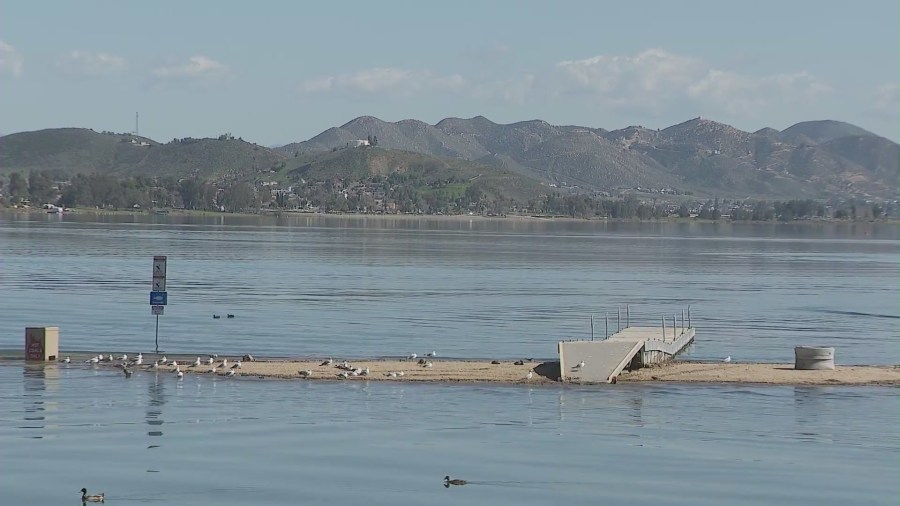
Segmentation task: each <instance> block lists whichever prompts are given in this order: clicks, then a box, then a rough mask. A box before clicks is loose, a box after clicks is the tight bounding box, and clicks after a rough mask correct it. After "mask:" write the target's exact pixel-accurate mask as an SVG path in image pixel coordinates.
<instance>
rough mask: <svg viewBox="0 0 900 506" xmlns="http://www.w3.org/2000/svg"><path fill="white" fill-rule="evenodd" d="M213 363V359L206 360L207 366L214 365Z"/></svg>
mask: <svg viewBox="0 0 900 506" xmlns="http://www.w3.org/2000/svg"><path fill="white" fill-rule="evenodd" d="M212 363H213V358H212V357H209V358H208V359H206V365H212Z"/></svg>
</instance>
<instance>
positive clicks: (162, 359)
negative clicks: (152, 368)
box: [159, 355, 169, 364]
mask: <svg viewBox="0 0 900 506" xmlns="http://www.w3.org/2000/svg"><path fill="white" fill-rule="evenodd" d="M168 361H169V359H167V358H166V356H165V355H163V357H162V358H161V359H159V363H160V364H165V363H166V362H168Z"/></svg>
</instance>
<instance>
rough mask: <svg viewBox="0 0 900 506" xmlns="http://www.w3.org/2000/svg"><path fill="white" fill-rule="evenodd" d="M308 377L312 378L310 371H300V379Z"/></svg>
mask: <svg viewBox="0 0 900 506" xmlns="http://www.w3.org/2000/svg"><path fill="white" fill-rule="evenodd" d="M310 376H312V371H310V370H309V369H307V370H305V371H300V377H301V378H308V377H310Z"/></svg>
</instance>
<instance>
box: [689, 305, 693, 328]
mask: <svg viewBox="0 0 900 506" xmlns="http://www.w3.org/2000/svg"><path fill="white" fill-rule="evenodd" d="M688 328H689V329H692V328H694V326H693V325H691V306H688Z"/></svg>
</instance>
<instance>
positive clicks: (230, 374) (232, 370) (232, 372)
mask: <svg viewBox="0 0 900 506" xmlns="http://www.w3.org/2000/svg"><path fill="white" fill-rule="evenodd" d="M225 376H228V377H229V378H230V377H233V376H234V369H231V370H229V371H228V372H227V373H225Z"/></svg>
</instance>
